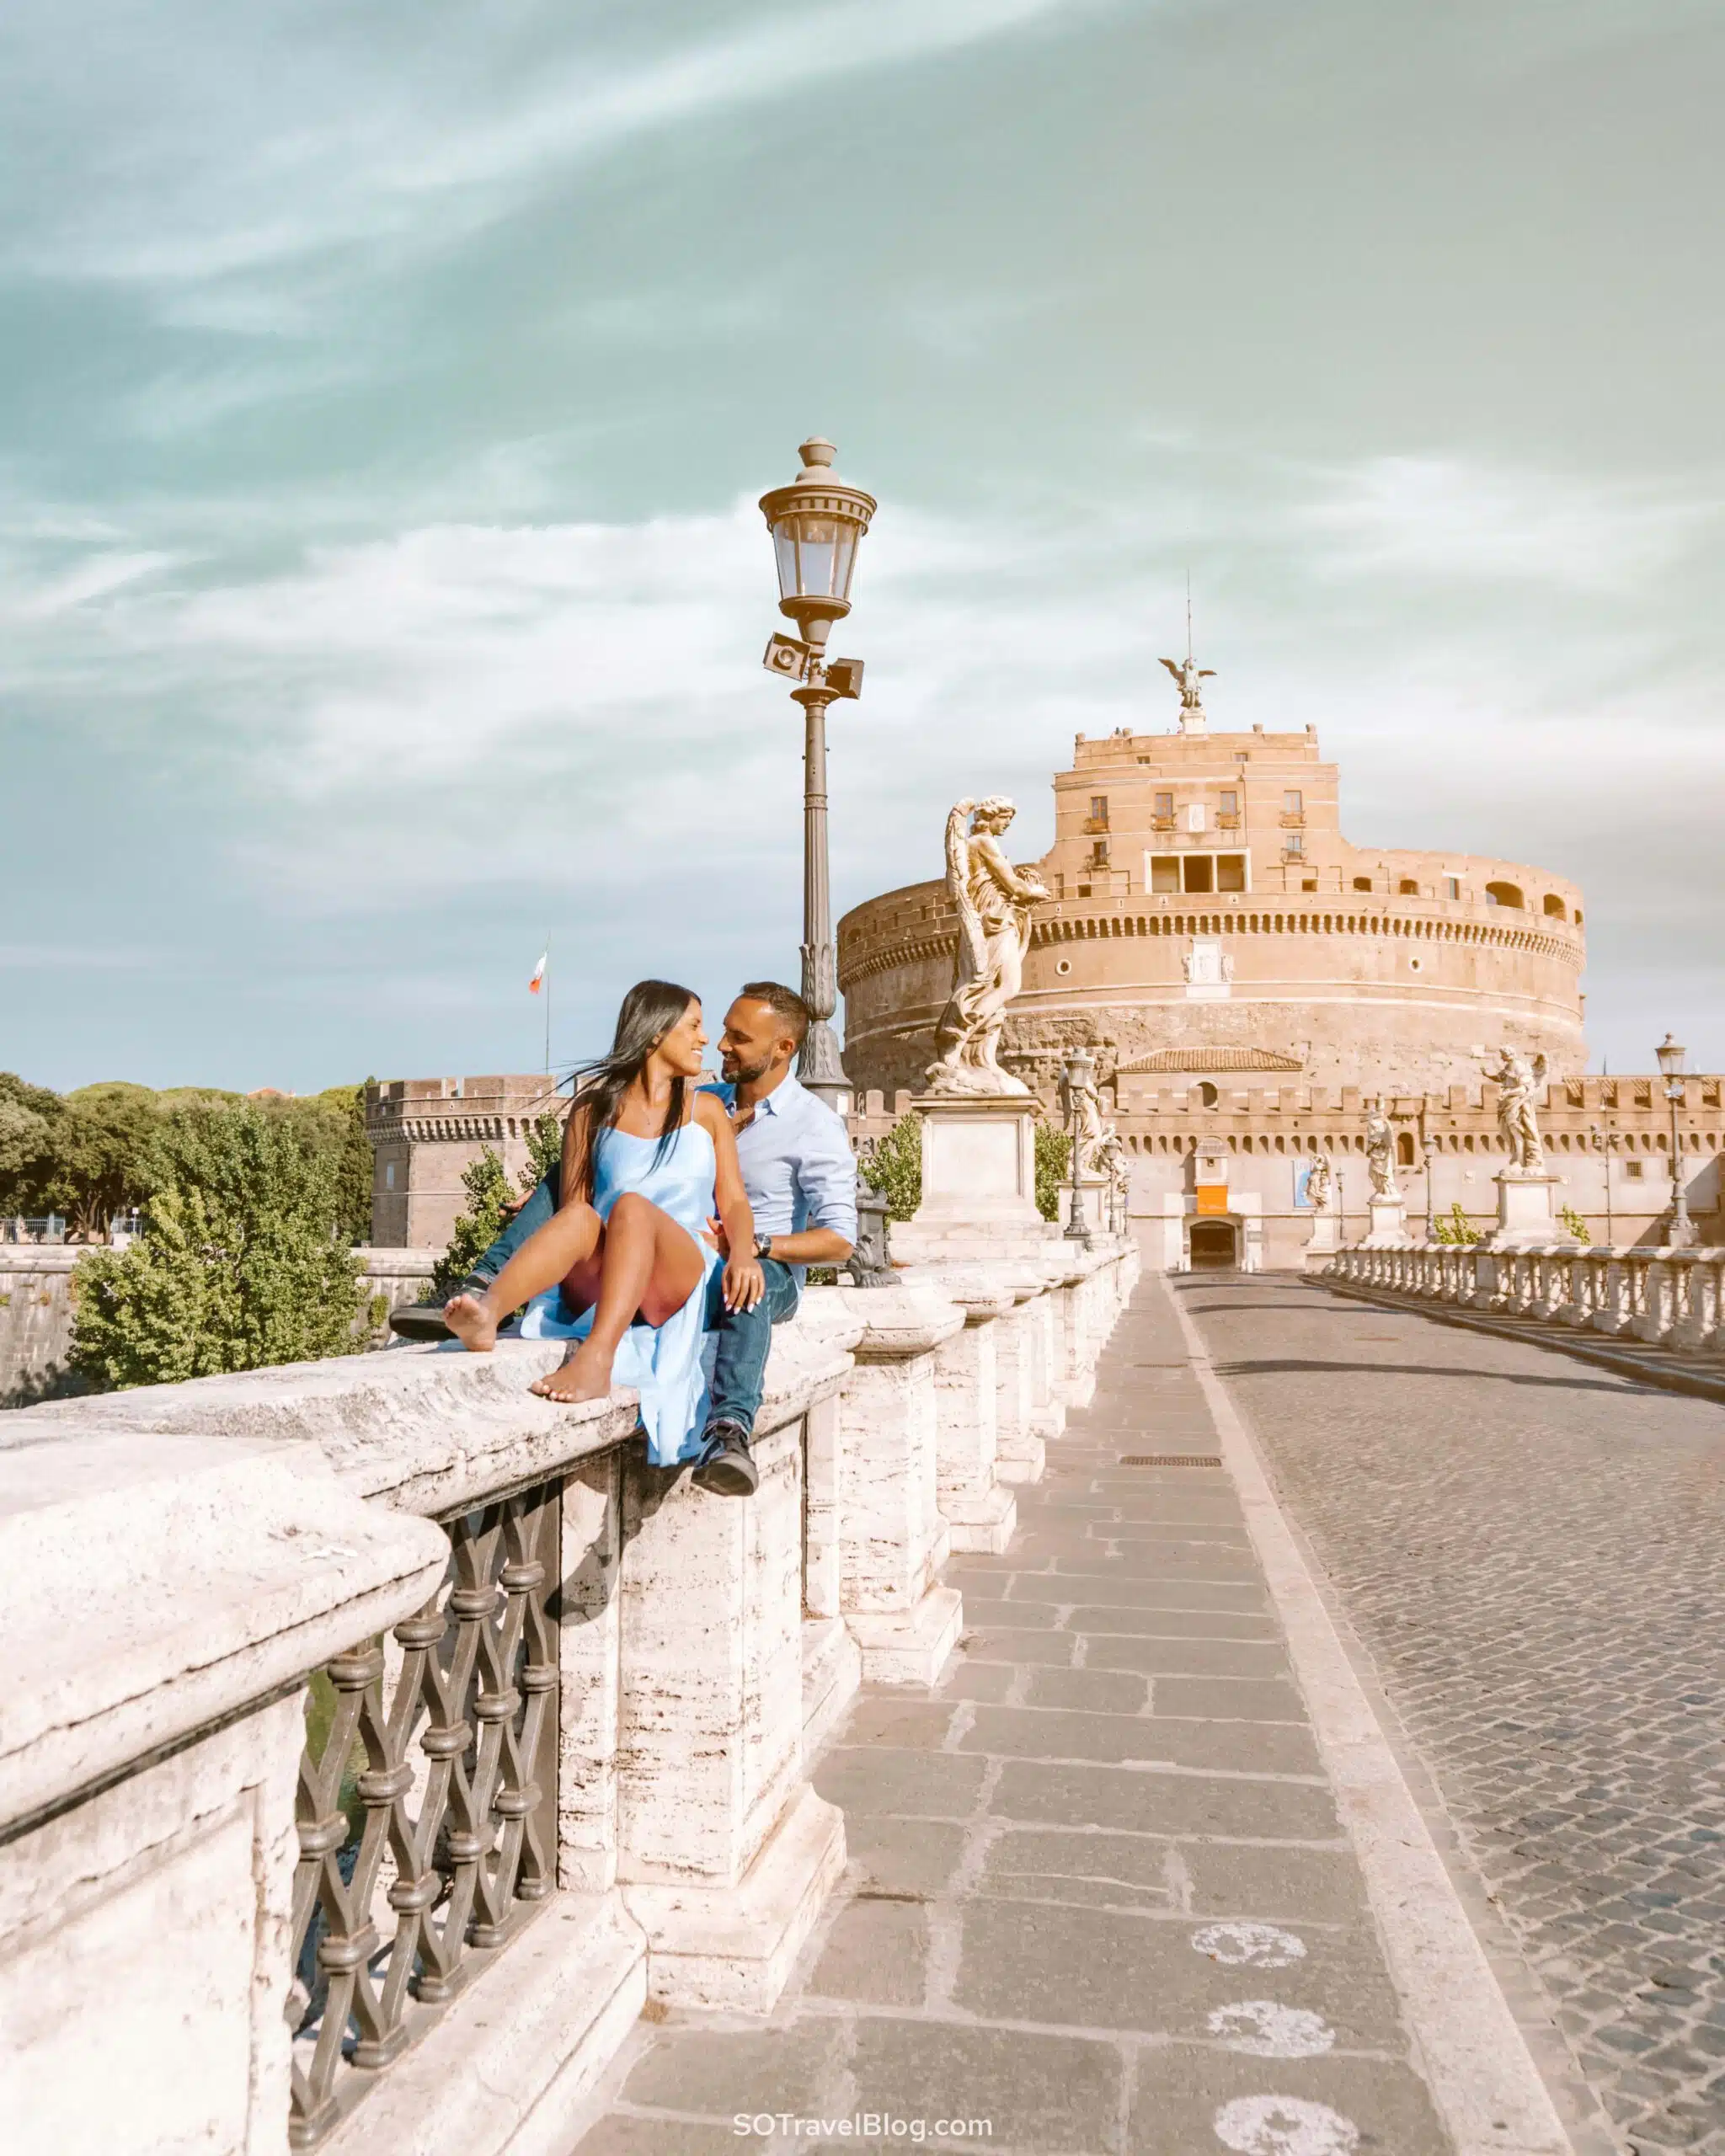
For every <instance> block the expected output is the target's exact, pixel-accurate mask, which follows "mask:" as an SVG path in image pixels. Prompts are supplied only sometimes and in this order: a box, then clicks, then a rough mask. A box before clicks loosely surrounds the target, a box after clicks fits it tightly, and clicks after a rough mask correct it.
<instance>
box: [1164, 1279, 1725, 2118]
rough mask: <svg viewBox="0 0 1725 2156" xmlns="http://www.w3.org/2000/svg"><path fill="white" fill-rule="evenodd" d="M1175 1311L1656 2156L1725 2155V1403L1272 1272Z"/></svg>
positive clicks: (1567, 2017) (1516, 1938)
mask: <svg viewBox="0 0 1725 2156" xmlns="http://www.w3.org/2000/svg"><path fill="white" fill-rule="evenodd" d="M1176 1294H1178V1299H1179V1300H1180V1302H1181V1303H1182V1305H1183V1306H1184V1307H1185V1309H1186V1310H1188V1313H1189V1314H1190V1315H1191V1317H1192V1320H1193V1321H1194V1324H1195V1325H1196V1326H1197V1328H1198V1330H1199V1333H1200V1335H1201V1336H1202V1337H1203V1339H1204V1343H1205V1345H1206V1346H1207V1348H1208V1349H1209V1351H1210V1355H1211V1357H1212V1358H1213V1360H1214V1363H1215V1368H1216V1370H1217V1372H1218V1374H1219V1375H1220V1378H1221V1379H1222V1380H1223V1382H1224V1384H1225V1385H1226V1390H1227V1393H1228V1396H1229V1397H1230V1399H1231V1401H1234V1402H1235V1403H1236V1405H1237V1406H1238V1407H1239V1409H1240V1411H1241V1412H1242V1413H1243V1414H1244V1415H1245V1417H1247V1420H1248V1421H1249V1422H1250V1425H1251V1428H1252V1433H1253V1435H1254V1437H1255V1438H1256V1441H1257V1444H1258V1448H1259V1449H1260V1450H1261V1452H1262V1453H1263V1454H1264V1456H1265V1458H1266V1460H1267V1462H1268V1466H1269V1469H1270V1471H1271V1473H1272V1475H1273V1476H1274V1480H1275V1482H1276V1486H1277V1489H1278V1492H1279V1497H1280V1498H1281V1501H1282V1503H1283V1506H1284V1509H1285V1510H1286V1511H1287V1512H1288V1513H1289V1514H1290V1515H1291V1517H1292V1518H1294V1519H1295V1521H1296V1522H1297V1523H1298V1524H1299V1525H1300V1527H1301V1528H1302V1529H1304V1531H1305V1533H1306V1535H1307V1536H1308V1538H1309V1540H1310V1542H1311V1547H1312V1550H1313V1551H1314V1554H1315V1556H1316V1559H1317V1561H1318V1562H1319V1564H1320V1565H1321V1566H1322V1570H1323V1572H1324V1574H1325V1576H1326V1577H1327V1579H1328V1581H1329V1582H1330V1583H1331V1586H1332V1591H1333V1593H1334V1595H1335V1597H1336V1598H1337V1600H1338V1603H1339V1604H1340V1606H1341V1609H1343V1612H1344V1614H1345V1615H1346V1617H1347V1619H1348V1621H1349V1623H1350V1624H1351V1625H1352V1627H1353V1629H1354V1631H1355V1632H1356V1634H1357V1635H1358V1636H1359V1639H1360V1641H1362V1642H1363V1644H1364V1646H1365V1649H1366V1651H1367V1652H1369V1654H1370V1657H1371V1658H1372V1661H1373V1662H1374V1664H1375V1669H1376V1672H1377V1675H1378V1678H1379V1680H1380V1682H1381V1685H1382V1687H1383V1689H1384V1692H1385V1694H1386V1697H1387V1699H1388V1701H1389V1703H1390V1705H1391V1708H1392V1709H1393V1710H1395V1713H1396V1715H1397V1717H1398V1718H1399V1720H1400V1721H1401V1722H1402V1725H1403V1726H1404V1727H1405V1729H1406V1731H1407V1736H1408V1738H1409V1740H1410V1741H1411V1743H1412V1745H1413V1748H1414V1749H1415V1751H1416V1752H1417V1753H1418V1757H1419V1758H1421V1759H1422V1760H1423V1763H1424V1764H1425V1766H1426V1767H1427V1768H1428V1769H1429V1772H1430V1774H1431V1776H1432V1779H1433V1780H1434V1784H1435V1785H1436V1789H1437V1790H1438V1792H1439V1794H1440V1796H1441V1799H1442V1801H1443V1803H1444V1805H1445V1807H1446V1808H1447V1811H1448V1813H1449V1816H1450V1819H1451V1820H1452V1821H1453V1822H1454V1824H1455V1831H1456V1834H1457V1838H1458V1841H1459V1845H1460V1849H1461V1854H1462V1856H1463V1858H1464V1860H1466V1862H1467V1863H1468V1864H1470V1865H1471V1866H1472V1867H1473V1868H1474V1869H1475V1870H1477V1872H1478V1874H1479V1875H1480V1876H1481V1877H1482V1880H1483V1881H1484V1886H1485V1889H1486V1891H1487V1892H1488V1894H1489V1896H1490V1899H1491V1903H1492V1905H1493V1907H1494V1908H1495V1909H1496V1910H1497V1911H1498V1912H1499V1913H1500V1914H1501V1918H1502V1919H1503V1921H1504V1923H1505V1924H1506V1925H1507V1929H1508V1933H1509V1937H1510V1939H1511V1940H1512V1941H1513V1943H1514V1945H1515V1946H1517V1947H1518V1948H1519V1951H1520V1952H1521V1953H1522V1955H1523V1956H1525V1959H1526V1960H1527V1961H1528V1962H1529V1963H1530V1964H1531V1966H1532V1967H1533V1969H1534V1971H1535V1974H1536V1976H1537V1978H1538V1980H1539V1982H1540V1983H1541V1986H1542V1988H1543V1990H1544V1993H1545V1995H1546V1998H1547V1999H1549V2001H1550V2002H1551V2007H1552V2009H1553V2013H1554V2018H1555V2020H1556V2021H1557V2025H1558V2026H1559V2027H1560V2028H1561V2029H1562V2031H1564V2033H1565V2035H1566V2036H1567V2041H1568V2043H1569V2045H1570V2047H1571V2048H1572V2050H1573V2056H1574V2059H1575V2061H1576V2063H1577V2065H1578V2068H1579V2071H1580V2073H1581V2075H1582V2076H1583V2077H1584V2079H1585V2081H1586V2083H1587V2084H1589V2087H1590V2088H1591V2089H1592V2090H1593V2091H1594V2094H1595V2095H1596V2096H1597V2097H1598V2099H1599V2101H1600V2103H1601V2104H1602V2105H1603V2107H1604V2110H1605V2113H1606V2115H1607V2116H1608V2117H1609V2120H1610V2129H1611V2132H1612V2136H1613V2138H1614V2139H1615V2141H1616V2145H1617V2146H1619V2147H1620V2148H1624V2149H1626V2150H1630V2151H1633V2152H1635V2156H1676V2152H1678V2151H1696V2152H1701V2156H1725V1409H1722V1408H1721V1407H1720V1406H1718V1405H1717V1404H1716V1403H1714V1402H1713V1401H1704V1400H1701V1399H1698V1398H1695V1397H1691V1396H1685V1395H1684V1394H1681V1393H1679V1392H1674V1391H1672V1390H1667V1389H1665V1388H1664V1386H1663V1385H1654V1384H1652V1383H1649V1382H1647V1381H1645V1380H1640V1381H1638V1380H1637V1378H1636V1377H1635V1376H1634V1375H1632V1374H1608V1373H1607V1372H1606V1371H1605V1370H1603V1369H1601V1368H1600V1367H1599V1364H1598V1363H1597V1361H1596V1360H1594V1359H1589V1360H1582V1359H1579V1358H1578V1356H1577V1355H1576V1354H1574V1353H1569V1352H1566V1351H1567V1347H1568V1344H1569V1343H1568V1342H1567V1337H1566V1336H1565V1335H1563V1334H1562V1332H1561V1331H1555V1330H1554V1329H1551V1328H1546V1330H1545V1331H1544V1332H1543V1333H1541V1335H1540V1336H1539V1337H1537V1338H1536V1339H1535V1338H1533V1337H1518V1336H1517V1334H1516V1333H1515V1331H1514V1329H1501V1328H1500V1329H1497V1330H1495V1331H1493V1330H1492V1329H1480V1328H1477V1327H1472V1326H1460V1325H1452V1324H1446V1323H1440V1322H1438V1321H1434V1319H1432V1318H1431V1317H1429V1316H1428V1315H1425V1314H1424V1313H1423V1312H1422V1311H1421V1310H1418V1308H1416V1307H1410V1306H1406V1305H1402V1306H1395V1307H1386V1306H1384V1305H1380V1304H1377V1303H1375V1302H1365V1301H1361V1300H1359V1299H1354V1298H1351V1297H1343V1296H1340V1295H1338V1294H1335V1293H1333V1292H1332V1291H1331V1290H1329V1289H1327V1288H1325V1287H1323V1286H1322V1284H1321V1283H1317V1282H1315V1281H1301V1280H1296V1279H1295V1278H1290V1277H1286V1276H1279V1275H1266V1276H1260V1277H1259V1278H1257V1279H1254V1280H1252V1281H1250V1282H1247V1281H1245V1280H1238V1279H1221V1278H1217V1279H1215V1280H1208V1281H1204V1280H1199V1279H1191V1280H1188V1281H1186V1282H1183V1283H1179V1285H1178V1288H1177V1289H1176Z"/></svg>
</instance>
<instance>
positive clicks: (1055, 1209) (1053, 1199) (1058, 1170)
mask: <svg viewBox="0 0 1725 2156" xmlns="http://www.w3.org/2000/svg"><path fill="white" fill-rule="evenodd" d="M1071 1159H1072V1140H1071V1138H1070V1137H1069V1136H1068V1134H1066V1133H1065V1131H1064V1130H1058V1129H1055V1125H1054V1124H1053V1123H1040V1122H1039V1123H1038V1124H1037V1126H1036V1209H1037V1211H1038V1212H1039V1214H1041V1215H1042V1217H1043V1219H1044V1220H1058V1219H1060V1184H1061V1182H1063V1181H1064V1180H1065V1173H1066V1170H1067V1168H1068V1166H1070V1165H1071Z"/></svg>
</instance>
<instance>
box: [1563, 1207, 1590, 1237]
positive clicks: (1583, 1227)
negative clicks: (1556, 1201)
mask: <svg viewBox="0 0 1725 2156" xmlns="http://www.w3.org/2000/svg"><path fill="white" fill-rule="evenodd" d="M1557 1218H1558V1219H1559V1221H1560V1222H1561V1223H1562V1228H1563V1232H1564V1234H1565V1235H1568V1236H1569V1237H1571V1238H1572V1239H1573V1241H1576V1242H1578V1243H1591V1242H1592V1241H1593V1239H1594V1238H1593V1230H1591V1229H1590V1228H1589V1226H1588V1224H1587V1222H1586V1221H1585V1220H1583V1219H1582V1217H1581V1215H1580V1214H1579V1213H1578V1212H1577V1211H1576V1209H1575V1208H1574V1207H1573V1205H1560V1206H1559V1207H1558V1208H1557Z"/></svg>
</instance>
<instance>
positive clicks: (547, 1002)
mask: <svg viewBox="0 0 1725 2156" xmlns="http://www.w3.org/2000/svg"><path fill="white" fill-rule="evenodd" d="M545 1075H546V1076H547V1078H548V1077H549V1076H550V1075H551V931H550V930H549V929H548V928H547V930H546V931H545Z"/></svg>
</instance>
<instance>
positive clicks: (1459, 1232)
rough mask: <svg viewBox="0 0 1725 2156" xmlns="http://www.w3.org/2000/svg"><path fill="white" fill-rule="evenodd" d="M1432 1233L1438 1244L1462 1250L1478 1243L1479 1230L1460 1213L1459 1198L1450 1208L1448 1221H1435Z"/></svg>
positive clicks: (1464, 1214)
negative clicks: (1457, 1247)
mask: <svg viewBox="0 0 1725 2156" xmlns="http://www.w3.org/2000/svg"><path fill="white" fill-rule="evenodd" d="M1432 1233H1433V1234H1434V1235H1435V1236H1436V1238H1437V1240H1438V1241H1439V1242H1440V1243H1450V1244H1451V1245H1454V1246H1459V1247H1460V1248H1462V1249H1464V1250H1465V1249H1467V1248H1469V1247H1471V1246H1472V1245H1473V1244H1475V1243H1477V1241H1479V1230H1478V1229H1477V1228H1476V1227H1475V1226H1474V1225H1473V1223H1472V1221H1471V1220H1470V1219H1468V1217H1467V1215H1466V1213H1464V1212H1463V1211H1462V1209H1461V1199H1460V1198H1457V1199H1456V1201H1455V1203H1454V1204H1453V1205H1452V1206H1451V1207H1450V1213H1449V1217H1448V1219H1441V1220H1439V1221H1437V1222H1436V1223H1435V1224H1434V1227H1433V1230H1432Z"/></svg>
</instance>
